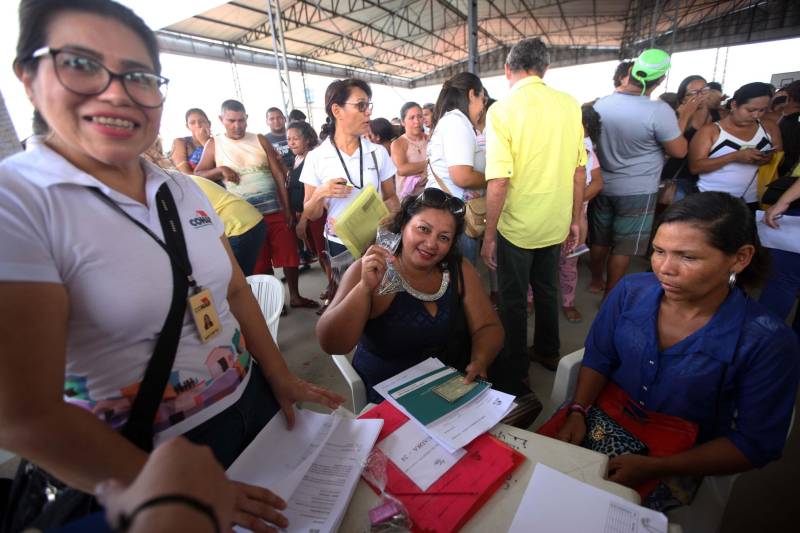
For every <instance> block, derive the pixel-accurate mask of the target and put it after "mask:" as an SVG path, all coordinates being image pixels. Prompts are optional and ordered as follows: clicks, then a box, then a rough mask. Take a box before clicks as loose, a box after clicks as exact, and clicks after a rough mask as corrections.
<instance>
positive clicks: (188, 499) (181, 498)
mask: <svg viewBox="0 0 800 533" xmlns="http://www.w3.org/2000/svg"><path fill="white" fill-rule="evenodd" d="M167 503H182V504H183V505H186V506H187V507H191V508H192V509H194V510H196V511H200V512H201V513H203V514H204V515H206V516H207V517H208V519H209V520H211V523H212V524H214V532H215V533H220V529H219V520H217V513H215V512H214V509H213V508H212V507H211V506H210V505H207V504H205V503H203V502H201V501H200V500H198V499H197V498H193V497H192V496H186V495H184V494H164V495H162V496H156V497H155V498H150V499H149V500H146V501H144V502H143V503H141V504H140V505H139V506H138V507H137V508H136V509H134V510H133V511H132V512H131V513H130V514H125V513H122V514H120V515H119V518H118V524H117V529H116V531H120V532H122V533H124V532H125V531H128V530H129V529H130V528H131V526H132V525H133V521H134V519H135V518H136V515H138V514H139V513H140V512H142V511H144V510H145V509H147V508H149V507H155V506H156V505H163V504H167Z"/></svg>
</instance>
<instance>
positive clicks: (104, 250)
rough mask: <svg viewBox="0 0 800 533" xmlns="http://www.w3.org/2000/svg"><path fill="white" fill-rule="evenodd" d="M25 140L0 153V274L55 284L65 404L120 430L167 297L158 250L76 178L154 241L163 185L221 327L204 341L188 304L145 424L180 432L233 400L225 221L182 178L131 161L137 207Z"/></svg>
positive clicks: (235, 368) (235, 335)
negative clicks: (62, 296)
mask: <svg viewBox="0 0 800 533" xmlns="http://www.w3.org/2000/svg"><path fill="white" fill-rule="evenodd" d="M27 146H28V148H27V151H26V152H23V153H20V154H17V155H14V156H12V157H9V158H8V159H6V160H4V161H2V162H0V249H1V250H3V253H2V255H0V281H5V282H45V283H58V284H61V285H63V286H64V287H66V289H67V292H68V294H69V316H68V323H67V331H68V334H67V339H66V347H65V349H66V367H65V380H64V399H65V401H67V402H70V403H72V404H75V405H78V406H80V407H82V408H84V409H86V410H88V411H90V412H92V413H93V414H95V415H96V416H97V417H98V418H100V419H101V420H102V421H103V422H105V423H106V424H108V425H110V426H111V427H114V428H119V427H121V426H122V425H123V424H124V423H125V421H126V420H127V418H128V414H129V412H130V408H131V405H132V401H133V399H134V398H135V395H136V392H137V390H138V386H139V384H140V382H141V380H142V376H143V375H144V370H145V367H146V365H147V363H148V361H149V360H150V357H151V356H152V354H153V348H154V347H155V343H156V339H157V337H158V335H159V333H160V332H161V328H162V326H163V324H164V319H165V318H166V315H167V312H168V310H169V307H170V304H171V302H172V268H171V266H170V261H169V257H168V256H167V253H166V252H165V251H164V250H163V249H162V248H161V247H160V246H159V245H158V244H157V243H156V242H155V241H154V240H153V239H152V238H151V237H150V236H148V235H147V234H146V233H145V232H144V231H143V230H142V229H141V228H139V227H137V226H136V225H135V224H134V223H133V222H132V221H130V220H129V219H128V218H126V217H125V216H123V215H122V213H119V212H118V211H116V210H115V209H113V208H112V207H111V206H109V205H108V204H107V203H106V202H104V201H103V200H102V199H101V198H98V197H97V196H96V195H95V194H94V193H93V192H92V191H90V190H88V189H87V187H97V188H98V189H100V190H101V191H102V192H103V193H104V194H106V196H108V197H109V198H111V199H112V200H113V201H114V202H116V203H117V205H119V207H121V208H122V209H123V210H124V211H125V212H126V213H128V214H129V215H130V216H131V217H133V218H134V219H135V220H137V221H139V222H140V223H142V224H144V225H145V226H146V227H148V228H149V229H150V230H151V231H152V232H153V233H155V234H156V235H158V236H159V237H160V238H163V232H162V230H161V224H160V222H159V217H158V210H157V208H156V207H155V205H156V204H155V195H156V192H157V191H158V188H159V187H160V186H161V185H162V184H163V183H165V182H166V183H168V187H169V189H170V192H171V193H172V196H173V197H174V199H175V203H176V205H177V208H178V212H179V215H180V218H181V221H182V227H183V234H184V237H185V239H186V246H187V250H188V253H189V261H190V262H191V265H192V270H193V275H194V277H195V279H196V280H197V282H198V284H199V285H201V286H203V287H206V288H208V289H210V290H211V293H212V297H213V301H214V304H215V306H216V308H217V311H218V313H219V319H220V322H221V326H222V331H221V333H219V334H218V335H216V336H215V337H214V338H212V339H211V340H210V341H209V342H208V343H207V344H203V343H202V342H201V341H200V338H199V336H198V334H197V330H196V328H195V325H194V321H193V319H192V317H191V315H190V313H189V312H188V310H187V312H186V314H185V316H184V319H183V329H182V331H181V338H180V343H179V345H178V351H177V354H176V357H175V363H174V365H173V369H172V375H171V377H170V380H169V385H168V388H167V391H166V393H165V399H164V400H163V401H162V403H161V406H160V407H159V411H158V415H157V418H156V422H155V426H154V429H155V431H156V432H162V433H161V435H160V437H162V438H163V437H166V436H171V435H173V434H179V433H184V432H186V431H188V430H189V429H191V428H193V427H195V426H197V425H199V424H201V423H202V422H204V421H206V420H208V419H209V418H211V417H212V416H214V415H216V414H217V413H219V412H221V411H222V410H224V409H225V408H227V407H228V406H230V405H232V404H233V403H234V402H235V401H236V400H237V399H238V398H239V396H241V393H242V391H243V390H244V387H245V385H246V382H247V378H248V377H249V374H248V371H249V368H250V355H249V354H248V353H247V351H246V350H245V348H244V342H243V339H242V336H241V333H240V331H239V324H238V323H237V321H236V319H235V318H234V316H233V314H232V313H231V311H230V308H229V307H228V302H227V292H228V284H229V282H230V279H231V263H230V260H229V258H228V255H227V253H226V252H225V249H224V247H223V245H222V243H221V242H220V236H221V235H223V234H224V226H223V224H222V222H221V221H220V219H219V218H218V217H217V215H216V213H214V210H213V209H212V207H211V205H210V204H209V202H208V200H207V199H206V196H205V195H204V194H203V193H202V191H201V190H200V189H199V188H198V187H197V185H195V184H194V183H193V182H192V181H191V180H190V179H189V178H188V177H187V176H184V175H183V174H180V173H178V172H169V173H167V172H166V171H164V170H161V169H160V168H159V167H157V166H156V165H153V164H152V163H149V162H147V161H145V160H144V159H142V160H141V161H142V166H143V168H144V170H145V173H146V180H147V181H146V184H145V193H146V195H147V205H146V206H145V205H143V204H141V203H139V202H137V201H135V200H133V199H131V198H129V197H127V196H125V195H123V194H121V193H119V192H116V191H114V190H113V189H110V188H109V187H108V186H106V185H104V184H103V183H102V182H100V181H98V180H97V179H96V178H94V177H93V176H90V175H89V174H86V173H84V172H83V171H81V170H79V169H78V168H76V167H74V166H73V165H72V164H71V163H69V162H68V161H67V160H66V159H64V158H63V157H61V156H60V155H59V154H57V153H56V152H54V151H53V150H51V149H50V148H49V147H47V146H46V145H45V144H43V143H42V142H41V139H39V138H33V139H30V140H29V141H28V145H27ZM20 401H23V399H20Z"/></svg>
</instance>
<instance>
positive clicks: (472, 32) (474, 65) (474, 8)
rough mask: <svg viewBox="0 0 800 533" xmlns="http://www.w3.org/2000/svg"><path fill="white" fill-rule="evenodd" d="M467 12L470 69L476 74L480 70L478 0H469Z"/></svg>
mask: <svg viewBox="0 0 800 533" xmlns="http://www.w3.org/2000/svg"><path fill="white" fill-rule="evenodd" d="M468 4H469V10H468V12H467V43H468V49H469V61H468V63H467V64H468V69H469V71H470V72H472V73H473V74H475V75H476V76H478V75H480V73H479V72H478V0H469V2H468Z"/></svg>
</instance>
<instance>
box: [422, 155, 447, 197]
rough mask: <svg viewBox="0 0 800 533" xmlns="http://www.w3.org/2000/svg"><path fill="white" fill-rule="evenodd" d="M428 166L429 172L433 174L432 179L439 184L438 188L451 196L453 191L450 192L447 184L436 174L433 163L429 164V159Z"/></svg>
mask: <svg viewBox="0 0 800 533" xmlns="http://www.w3.org/2000/svg"><path fill="white" fill-rule="evenodd" d="M428 168H429V169H430V171H431V174H433V179H435V180H436V183H438V184H439V188H440V189H442V190H443V191H444V192H446V193H447V194H449V195H450V196H453V193H451V192H450V189H448V188H447V185H445V184H444V182H443V181H442V179H441V178H440V177H439V176H438V175H437V174H436V171H434V170H433V165H431V162H430V160H428Z"/></svg>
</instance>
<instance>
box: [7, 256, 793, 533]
mask: <svg viewBox="0 0 800 533" xmlns="http://www.w3.org/2000/svg"><path fill="white" fill-rule="evenodd" d="M582 259H584V261H581V263H580V265H581V266H580V279H579V286H578V292H577V295H576V306H577V307H578V309H579V310H580V311H581V313H583V315H584V320H583V322H582V323H579V324H571V323H569V322H567V321H566V320H565V319H564V318H563V316H562V317H561V320H560V334H561V346H562V354H568V353H570V352H572V351H574V350H577V349H579V348H581V347H582V346H583V342H584V339H585V337H586V334H587V332H588V330H589V327H590V326H591V321H592V318H593V317H594V315H595V314H596V313H597V309H598V308H599V304H600V296H599V295H594V294H589V293H588V292H587V291H586V290H585V288H586V285H587V281H588V279H589V273H588V269H587V267H586V264H585V259H586V257H585V256H584V257H583V258H582ZM646 268H647V263H646V262H645V261H644V260H638V261H635V262H634V264H633V267H632V270H633V271H642V270H645V269H646ZM279 275H280V274H279ZM324 284H325V279H324V275H323V273H322V272H321V270H320V269H319V267H318V266H314V267H313V268H312V269H311V270H309V271H307V272H305V273H303V274H302V275H301V277H300V289H301V292H302V293H303V295H304V296H307V297H309V298H316V297H317V296H318V295H319V293H320V292H321V291H322V290H323V288H324ZM287 297H288V293H287ZM316 320H317V315H316V314H315V312H314V311H313V310H307V309H292V310H291V311H290V313H289V315H288V316H286V317H283V318H282V319H281V322H280V327H279V333H278V343H279V345H280V348H281V351H282V352H283V354H284V357H285V358H286V360H287V362H288V364H289V367H290V368H291V369H292V371H293V372H295V373H296V374H297V375H299V376H300V377H302V378H304V379H306V380H308V381H311V382H313V383H316V384H318V385H322V386H324V387H327V388H329V389H332V390H334V391H335V392H337V393H339V394H341V395H342V396H344V397H346V398H349V390H348V389H347V385H346V383H345V381H344V379H342V377H341V375H340V374H339V371H338V369H337V368H336V367H335V366H334V364H333V362H332V360H331V358H330V357H329V356H327V355H325V354H324V353H322V350H321V349H320V347H319V344H318V343H317V340H316V336H315V335H314V334H313V331H314V324H315V323H316ZM528 333H529V336H530V338H529V343H530V342H531V341H532V336H533V321H532V320H531V321H530V322H529V332H528ZM554 376H555V374H554V373H553V372H550V371H548V370H545V369H544V368H543V367H542V366H540V365H538V364H535V363H533V364H531V366H530V382H531V387H532V388H533V390H534V391H535V392H536V394H537V395H538V397H539V398H540V399H541V401H542V403H543V404H544V410H543V413H548V412H550V411H551V410H552V408H553V406H551V405H550V401H549V399H550V390H551V389H552V385H553V378H554ZM799 407H800V406H799ZM542 418H543V416H540V420H537V421H536V424H535V425H539V424H541V423H542V422H543V420H542ZM798 418H800V417H798ZM797 425H798V420H795V428H794V431H793V434H792V437H791V438H790V439H789V441H788V443H787V445H786V449H785V451H784V457H783V458H782V459H781V460H780V461H777V462H775V463H772V464H770V465H768V466H767V467H766V468H763V469H761V470H757V471H754V472H750V473H747V474H744V475H742V476H741V477H740V478H739V480H738V481H737V483H736V485H735V487H734V490H733V494H732V495H731V498H730V500H729V502H728V508H727V511H726V514H725V517H724V518H723V522H722V528H721V531H722V533H751V532H759V533H763V532H773V531H774V532H788V531H797V525H796V520H794V519H793V517H792V516H791V509H792V505H793V504H794V503H795V501H796V498H795V494H796V493H794V490H797V487H795V486H794V483H795V482H797V480H800V435H799V434H798V431H797V429H798V428H797V427H796V426H797ZM2 461H3V458H2V457H0V462H2ZM14 463H15V461H9V462H6V463H5V464H0V476H4V477H8V476H11V475H13V467H14Z"/></svg>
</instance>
